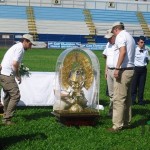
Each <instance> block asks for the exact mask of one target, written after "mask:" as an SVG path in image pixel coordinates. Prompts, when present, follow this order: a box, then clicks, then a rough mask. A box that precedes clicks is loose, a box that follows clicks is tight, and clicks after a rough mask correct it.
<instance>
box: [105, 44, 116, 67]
mask: <svg viewBox="0 0 150 150" xmlns="http://www.w3.org/2000/svg"><path fill="white" fill-rule="evenodd" d="M114 50H115V45H112V44H110V43H109V42H108V43H107V45H106V48H105V49H104V51H103V55H106V57H107V61H106V65H107V66H108V67H110V68H114V64H113V59H114Z"/></svg>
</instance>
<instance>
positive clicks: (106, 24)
mask: <svg viewBox="0 0 150 150" xmlns="http://www.w3.org/2000/svg"><path fill="white" fill-rule="evenodd" d="M90 12H91V14H92V17H93V22H94V24H95V26H96V29H97V34H98V35H104V34H105V33H106V30H108V29H110V28H111V26H112V24H113V23H114V22H116V21H121V22H123V23H124V24H125V28H126V30H128V31H129V32H130V34H132V35H133V36H139V35H143V30H142V28H141V26H140V23H139V21H138V19H137V17H136V12H134V11H121V10H117V11H116V10H98V9H92V10H90Z"/></svg>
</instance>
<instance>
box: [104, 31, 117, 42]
mask: <svg viewBox="0 0 150 150" xmlns="http://www.w3.org/2000/svg"><path fill="white" fill-rule="evenodd" d="M104 37H105V38H106V39H108V42H109V43H110V44H115V35H114V34H113V33H112V32H111V29H109V30H107V32H106V34H105V36H104Z"/></svg>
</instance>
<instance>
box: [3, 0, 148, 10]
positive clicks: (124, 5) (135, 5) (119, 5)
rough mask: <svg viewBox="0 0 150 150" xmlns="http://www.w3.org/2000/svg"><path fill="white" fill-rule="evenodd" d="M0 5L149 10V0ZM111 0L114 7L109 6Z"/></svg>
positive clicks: (15, 0)
mask: <svg viewBox="0 0 150 150" xmlns="http://www.w3.org/2000/svg"><path fill="white" fill-rule="evenodd" d="M2 1H4V2H1V0H0V5H21V6H22V5H23V6H45V7H69V8H88V9H113V10H127V11H138V10H140V11H150V0H147V1H146V2H145V1H143V0H138V1H135V0H126V1H125V0H59V1H60V4H58V5H55V4H54V0H2ZM110 2H113V5H114V7H109V4H110Z"/></svg>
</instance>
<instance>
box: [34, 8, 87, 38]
mask: <svg viewBox="0 0 150 150" xmlns="http://www.w3.org/2000/svg"><path fill="white" fill-rule="evenodd" d="M33 9H34V14H35V20H36V27H37V32H38V33H42V34H46V33H48V34H70V35H88V34H89V30H88V28H87V26H86V23H85V21H84V15H83V13H82V9H73V8H47V7H33Z"/></svg>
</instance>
